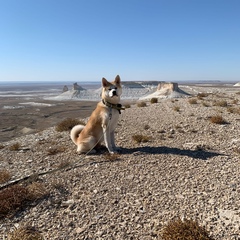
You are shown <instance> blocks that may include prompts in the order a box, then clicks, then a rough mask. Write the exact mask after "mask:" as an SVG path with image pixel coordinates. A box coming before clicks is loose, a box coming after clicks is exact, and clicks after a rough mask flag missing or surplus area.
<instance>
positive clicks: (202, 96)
mask: <svg viewBox="0 0 240 240" xmlns="http://www.w3.org/2000/svg"><path fill="white" fill-rule="evenodd" d="M208 95H209V93H198V95H197V97H198V98H199V99H201V98H204V97H208Z"/></svg>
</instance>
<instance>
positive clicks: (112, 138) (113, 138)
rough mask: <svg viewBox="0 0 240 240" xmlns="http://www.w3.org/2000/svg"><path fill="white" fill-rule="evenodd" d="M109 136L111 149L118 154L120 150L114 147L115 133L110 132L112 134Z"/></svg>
mask: <svg viewBox="0 0 240 240" xmlns="http://www.w3.org/2000/svg"><path fill="white" fill-rule="evenodd" d="M110 136H111V143H112V147H113V149H114V150H115V151H117V152H119V151H120V150H121V148H120V147H116V144H115V132H114V131H112V132H111V133H110Z"/></svg>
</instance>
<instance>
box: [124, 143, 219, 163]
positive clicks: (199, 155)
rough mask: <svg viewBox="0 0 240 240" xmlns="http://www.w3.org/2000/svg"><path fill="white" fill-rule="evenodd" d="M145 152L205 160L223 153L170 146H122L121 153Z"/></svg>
mask: <svg viewBox="0 0 240 240" xmlns="http://www.w3.org/2000/svg"><path fill="white" fill-rule="evenodd" d="M137 152H138V153H139V154H141V153H145V154H146V153H147V154H174V155H179V156H187V157H191V158H194V159H200V160H207V159H209V158H212V157H215V156H219V155H223V154H220V153H217V152H211V151H207V150H204V149H201V150H188V149H179V148H171V147H165V146H161V147H149V146H146V147H137V148H122V151H121V154H134V153H137Z"/></svg>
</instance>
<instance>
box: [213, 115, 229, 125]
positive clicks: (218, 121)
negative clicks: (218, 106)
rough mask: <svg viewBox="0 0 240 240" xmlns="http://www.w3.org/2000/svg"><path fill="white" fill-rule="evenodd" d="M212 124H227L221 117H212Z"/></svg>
mask: <svg viewBox="0 0 240 240" xmlns="http://www.w3.org/2000/svg"><path fill="white" fill-rule="evenodd" d="M210 122H211V123H215V124H226V123H227V122H226V121H225V120H224V119H223V117H222V116H221V115H215V116H211V117H210Z"/></svg>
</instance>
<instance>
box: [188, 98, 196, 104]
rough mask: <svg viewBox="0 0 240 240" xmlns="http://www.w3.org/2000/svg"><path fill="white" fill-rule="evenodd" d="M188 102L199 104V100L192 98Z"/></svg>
mask: <svg viewBox="0 0 240 240" xmlns="http://www.w3.org/2000/svg"><path fill="white" fill-rule="evenodd" d="M188 102H189V104H197V99H195V98H190V99H189V100H188Z"/></svg>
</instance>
